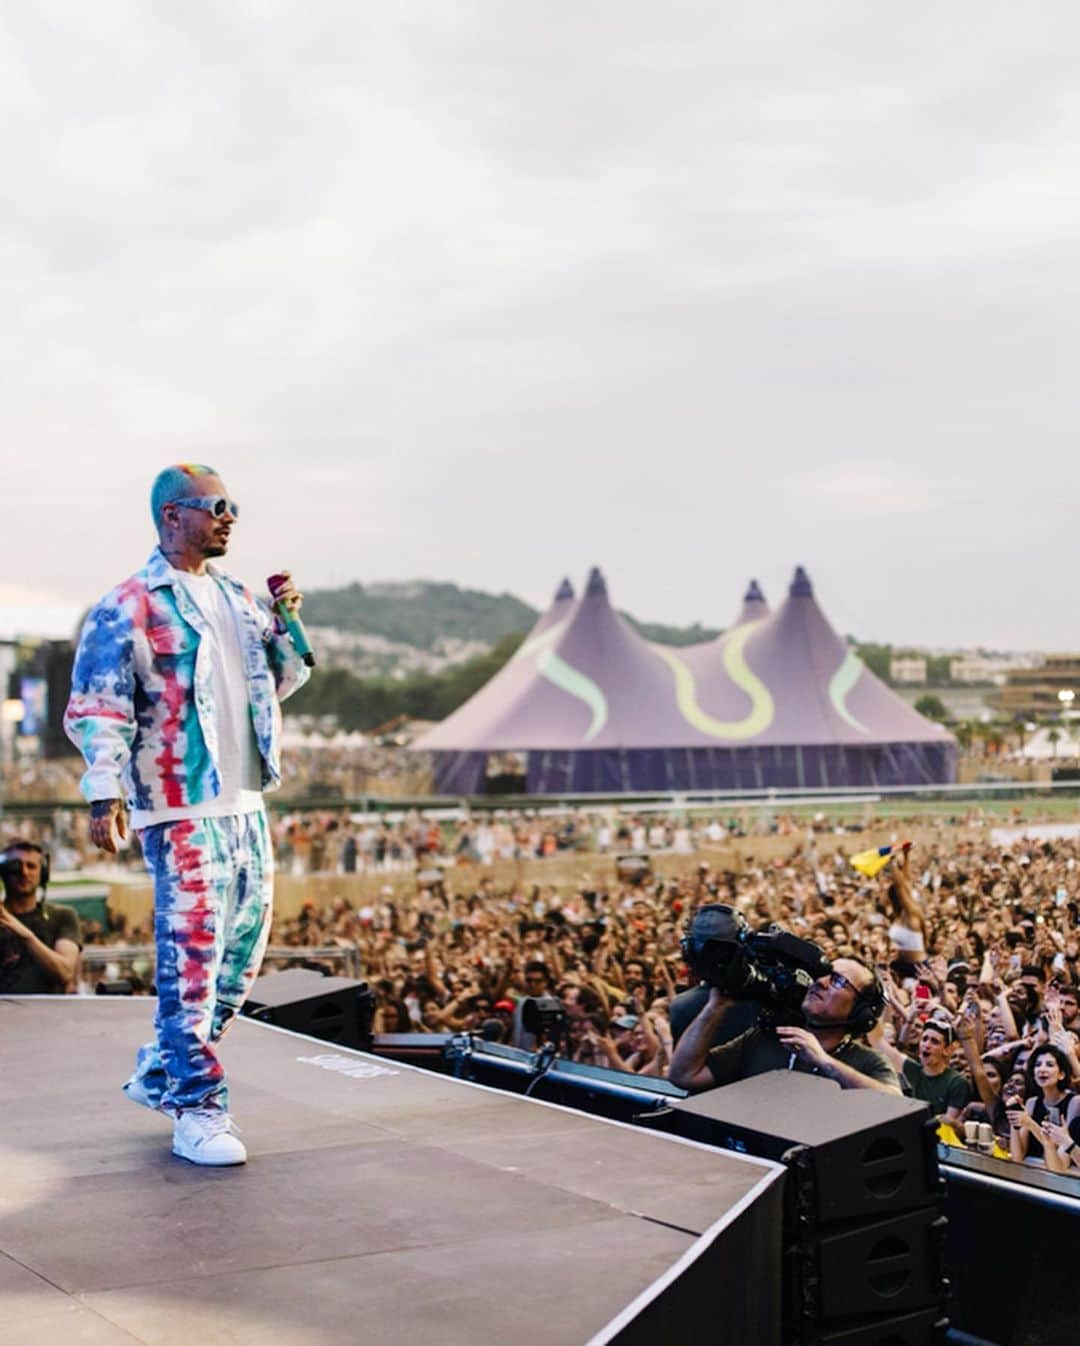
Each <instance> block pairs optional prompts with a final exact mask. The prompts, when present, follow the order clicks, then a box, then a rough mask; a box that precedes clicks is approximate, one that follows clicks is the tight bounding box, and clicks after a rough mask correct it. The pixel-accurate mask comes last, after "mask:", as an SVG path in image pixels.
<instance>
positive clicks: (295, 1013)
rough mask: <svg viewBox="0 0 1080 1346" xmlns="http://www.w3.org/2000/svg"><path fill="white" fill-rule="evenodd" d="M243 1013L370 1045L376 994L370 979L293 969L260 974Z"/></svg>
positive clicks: (329, 1039)
mask: <svg viewBox="0 0 1080 1346" xmlns="http://www.w3.org/2000/svg"><path fill="white" fill-rule="evenodd" d="M243 1013H244V1014H246V1015H247V1016H248V1017H249V1018H252V1019H259V1020H261V1021H262V1022H263V1023H269V1024H274V1025H276V1026H277V1027H278V1028H287V1029H289V1030H290V1032H293V1033H306V1034H307V1035H308V1036H309V1037H313V1038H321V1039H322V1041H323V1042H336V1043H337V1044H338V1045H339V1046H342V1047H355V1048H359V1049H361V1050H364V1051H368V1050H370V1048H371V1044H372V1036H371V1023H372V1017H373V1013H374V996H373V995H372V992H371V988H370V987H369V986H368V984H367V982H365V981H353V980H352V979H351V978H349V977H327V976H323V975H322V973H319V972H311V971H309V970H308V969H306V968H288V969H287V970H286V971H284V972H268V973H267V974H266V975H265V976H264V977H257V978H256V979H255V984H254V986H253V987H252V988H251V994H250V995H249V996H248V998H247V1001H246V1003H245V1005H244V1009H243Z"/></svg>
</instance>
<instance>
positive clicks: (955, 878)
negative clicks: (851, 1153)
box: [275, 820, 1080, 1172]
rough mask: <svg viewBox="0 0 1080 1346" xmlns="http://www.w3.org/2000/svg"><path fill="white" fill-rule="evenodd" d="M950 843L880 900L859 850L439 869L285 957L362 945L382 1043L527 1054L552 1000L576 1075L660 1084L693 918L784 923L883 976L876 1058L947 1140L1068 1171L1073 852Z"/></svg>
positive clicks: (328, 910) (325, 910)
mask: <svg viewBox="0 0 1080 1346" xmlns="http://www.w3.org/2000/svg"><path fill="white" fill-rule="evenodd" d="M714 823H715V820H714ZM717 825H719V826H721V828H722V830H723V831H724V832H726V833H727V834H728V835H730V832H729V831H728V829H727V827H726V826H724V825H723V824H717ZM630 826H631V829H633V828H634V827H637V826H644V824H640V823H631V824H630ZM654 826H659V824H654ZM708 826H709V825H706V830H707V829H708ZM675 830H676V831H677V830H678V829H677V828H676V829H675ZM942 836H943V840H941V841H939V842H937V843H935V844H931V845H930V846H928V847H927V848H926V849H925V851H924V852H923V853H919V852H918V851H909V852H898V855H897V858H896V860H895V862H894V863H893V864H892V865H891V866H889V867H888V868H887V869H886V870H885V871H884V873H883V874H882V875H880V876H878V877H876V878H874V879H872V880H868V879H866V878H864V877H863V876H862V875H861V874H860V873H858V872H857V871H856V870H854V869H853V868H852V866H851V864H850V855H851V852H852V851H853V850H856V849H858V844H855V845H853V844H851V842H850V841H845V842H842V843H839V844H837V842H836V840H835V839H831V838H829V837H828V834H824V835H822V834H821V833H819V834H815V833H814V832H813V831H812V830H811V831H810V832H809V833H807V834H806V835H805V836H801V837H800V836H798V835H794V836H793V845H792V847H791V850H790V852H789V853H788V854H787V855H786V856H784V857H783V858H782V859H778V860H776V861H775V862H772V863H762V862H760V861H758V862H754V861H753V860H751V861H750V862H749V863H746V864H743V865H742V866H741V867H740V869H739V870H738V871H736V870H734V869H729V870H724V871H721V872H716V871H714V870H712V869H710V868H709V866H708V864H706V863H699V862H697V861H696V859H695V858H693V857H690V856H688V857H687V862H686V865H685V868H684V869H683V870H682V872H680V873H678V874H676V875H674V876H667V877H663V878H656V877H652V876H650V875H649V874H647V873H643V874H641V875H639V876H637V878H636V879H635V880H634V881H629V880H627V881H624V882H615V883H593V882H592V881H590V880H588V879H584V878H583V879H582V880H581V881H580V882H577V883H574V884H572V885H569V884H568V885H564V886H561V887H560V886H556V885H552V884H543V883H539V884H536V883H516V884H511V885H509V886H505V885H504V886H497V885H496V884H495V882H494V881H493V880H492V879H491V878H490V877H485V876H484V872H483V868H482V867H480V868H461V869H450V870H447V871H445V872H444V874H442V875H439V874H438V871H434V870H433V871H431V872H430V873H431V875H432V878H433V881H428V882H426V883H424V882H422V883H421V884H420V885H419V886H418V888H417V891H416V893H415V894H414V895H413V896H410V897H409V898H407V899H405V900H402V899H400V898H394V897H392V896H389V895H387V894H384V895H383V897H382V899H381V900H379V901H374V902H371V903H370V904H364V905H361V906H355V905H353V904H351V903H349V902H348V901H346V900H345V899H344V898H341V897H339V898H337V899H334V900H333V901H331V902H330V903H329V904H327V905H325V906H322V907H319V906H316V905H315V904H309V905H307V906H306V907H305V908H304V910H303V911H302V912H301V913H300V915H299V917H297V918H295V919H293V920H290V921H288V922H283V923H281V924H280V925H279V927H278V928H277V930H276V932H275V938H276V940H277V941H278V942H280V943H281V944H284V945H294V946H298V947H300V948H302V947H304V946H312V947H315V946H333V945H335V944H342V945H349V946H355V947H356V948H357V949H358V950H359V952H360V960H361V964H362V966H363V968H364V970H365V975H366V977H367V978H368V980H369V981H370V982H371V984H372V986H373V987H374V989H375V992H376V997H377V1008H376V1024H375V1026H376V1029H377V1031H381V1032H405V1031H411V1032H416V1031H419V1032H425V1031H427V1032H447V1031H461V1030H471V1031H475V1032H483V1033H485V1034H486V1035H488V1036H491V1037H495V1038H497V1039H500V1040H509V1041H512V1042H520V1041H521V1040H522V1033H521V1025H520V1018H519V1013H518V1005H519V1003H520V1001H521V999H522V998H523V997H525V996H535V995H540V994H553V995H555V996H557V997H558V998H559V1000H561V1001H562V1003H563V1006H564V1007H565V1010H566V1013H567V1034H566V1041H565V1043H564V1050H565V1051H566V1052H567V1053H568V1054H570V1055H572V1056H573V1058H574V1059H575V1060H577V1061H583V1062H589V1063H592V1064H596V1065H601V1066H606V1067H609V1068H613V1069H617V1070H622V1071H627V1072H632V1073H637V1074H646V1075H663V1074H665V1072H666V1069H667V1065H668V1061H669V1059H670V1055H671V1050H672V1027H671V1018H670V1008H671V1004H672V1001H673V999H674V998H675V996H676V995H678V994H679V993H680V992H681V991H684V990H686V989H687V988H688V987H689V985H690V984H691V981H692V977H691V975H690V973H689V970H688V968H687V966H686V963H685V959H684V956H683V953H682V949H681V946H680V936H681V933H682V931H683V928H684V926H685V923H686V921H687V918H688V916H689V915H690V914H691V913H692V912H693V911H694V910H695V909H696V908H697V907H698V906H699V905H701V904H703V903H706V902H716V901H723V902H726V903H729V904H731V905H733V906H734V907H736V909H737V910H739V911H740V912H741V913H742V914H743V915H744V916H745V917H746V919H747V921H748V922H749V923H750V924H751V925H752V926H762V925H764V924H767V923H769V922H772V921H776V922H779V923H780V924H782V925H784V926H785V927H787V928H788V929H790V930H792V931H794V932H796V933H798V934H800V935H802V936H804V937H806V938H809V939H812V940H814V941H815V942H816V943H818V944H819V945H820V946H821V947H822V948H823V950H824V952H825V953H826V955H827V956H828V957H830V958H839V957H851V956H855V957H858V958H861V959H862V960H864V961H866V962H867V963H869V964H871V965H872V966H874V967H875V968H876V969H877V971H878V974H879V976H880V977H881V979H882V982H883V985H884V988H885V992H886V1011H885V1014H884V1016H883V1017H882V1019H881V1022H880V1023H879V1025H878V1027H877V1028H876V1029H875V1030H874V1032H873V1033H872V1034H871V1036H870V1044H871V1045H872V1046H874V1047H875V1048H876V1049H878V1050H879V1051H881V1052H882V1053H883V1054H885V1055H886V1056H888V1057H889V1059H890V1060H891V1061H892V1062H893V1064H894V1065H895V1067H896V1069H897V1071H898V1073H899V1074H900V1076H901V1079H902V1081H903V1083H904V1085H905V1087H906V1088H908V1089H910V1090H911V1091H912V1092H914V1093H916V1094H917V1096H919V1097H924V1098H926V1100H927V1101H928V1102H929V1103H930V1105H931V1107H932V1109H933V1111H934V1112H935V1113H937V1114H938V1115H939V1117H940V1118H941V1121H942V1136H943V1138H945V1139H946V1140H948V1141H949V1142H950V1143H953V1144H956V1145H965V1144H966V1145H968V1146H970V1147H972V1148H978V1149H980V1150H981V1151H982V1152H984V1153H989V1154H994V1155H996V1156H997V1157H998V1158H1001V1159H1012V1160H1015V1161H1018V1162H1019V1161H1022V1162H1028V1163H1045V1165H1046V1166H1047V1167H1050V1168H1055V1169H1058V1170H1060V1171H1073V1172H1075V1171H1077V1166H1078V1161H1080V1151H1078V1150H1077V1149H1075V1148H1073V1147H1074V1146H1076V1145H1077V1143H1078V1142H1080V1094H1078V1093H1077V1089H1078V1088H1080V1011H1078V1003H1077V988H1078V987H1080V918H1078V913H1080V842H1077V841H1073V840H1057V841H1049V842H1041V843H1032V842H1029V841H1021V842H1018V843H1013V844H1012V845H1009V846H996V845H993V844H992V843H991V842H990V841H989V840H987V839H985V838H984V839H983V840H979V841H972V840H967V841H965V840H959V839H957V838H952V839H950V838H949V836H948V833H947V832H943V834H942ZM673 839H674V837H673V835H669V837H668V840H669V841H671V840H673ZM646 840H647V838H646ZM541 850H542V847H541Z"/></svg>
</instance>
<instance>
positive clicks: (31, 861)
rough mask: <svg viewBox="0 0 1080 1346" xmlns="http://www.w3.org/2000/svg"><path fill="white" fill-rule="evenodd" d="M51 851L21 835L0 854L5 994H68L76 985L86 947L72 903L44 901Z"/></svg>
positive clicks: (0, 973) (0, 981) (1, 990)
mask: <svg viewBox="0 0 1080 1346" xmlns="http://www.w3.org/2000/svg"><path fill="white" fill-rule="evenodd" d="M44 860H45V852H44V851H43V850H42V848H41V847H40V846H39V845H38V844H37V842H36V841H24V840H23V839H22V838H15V839H14V840H13V841H11V842H9V843H8V846H7V849H6V850H5V851H4V854H3V857H2V858H0V878H2V879H3V883H4V900H3V902H0V995H64V994H65V993H68V992H73V991H74V990H75V983H76V981H77V980H78V976H79V953H80V950H81V949H82V943H81V936H80V931H79V918H78V916H77V915H76V914H75V912H74V911H73V910H72V909H71V908H70V907H58V906H54V905H53V903H51V902H41V903H39V902H38V889H39V888H41V887H42V886H43V885H42V872H43V865H44Z"/></svg>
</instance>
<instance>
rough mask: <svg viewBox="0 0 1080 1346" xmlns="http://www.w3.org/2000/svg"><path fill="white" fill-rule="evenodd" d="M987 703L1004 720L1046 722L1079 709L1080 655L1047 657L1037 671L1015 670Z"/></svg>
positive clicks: (1006, 676) (989, 694) (1007, 674)
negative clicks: (1066, 694) (1063, 712)
mask: <svg viewBox="0 0 1080 1346" xmlns="http://www.w3.org/2000/svg"><path fill="white" fill-rule="evenodd" d="M1059 692H1072V693H1073V694H1074V695H1073V697H1072V698H1071V699H1070V698H1068V697H1065V698H1062V697H1060V696H1059V695H1058V693H1059ZM987 700H988V701H989V703H990V704H991V705H992V706H993V707H994V709H995V710H996V711H997V712H998V713H999V714H1000V715H1002V716H1004V717H1005V718H1007V719H1018V718H1019V719H1025V720H1034V719H1038V718H1040V717H1041V718H1044V719H1045V718H1046V717H1047V716H1051V715H1060V714H1061V712H1062V711H1063V710H1073V709H1075V708H1077V707H1080V654H1048V655H1047V656H1046V659H1045V662H1044V663H1042V664H1041V665H1040V666H1039V667H1037V668H1014V669H1012V670H1011V671H1010V672H1008V673H1006V675H1005V681H1004V682H1003V683H1002V685H1001V686H1000V687H998V688H997V689H996V690H995V691H993V692H989V693H987Z"/></svg>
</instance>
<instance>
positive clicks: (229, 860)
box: [133, 810, 274, 1115]
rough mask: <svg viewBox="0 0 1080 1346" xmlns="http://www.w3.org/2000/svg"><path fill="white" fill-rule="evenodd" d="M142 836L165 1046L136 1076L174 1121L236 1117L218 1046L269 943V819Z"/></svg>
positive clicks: (211, 822) (195, 823) (148, 831)
mask: <svg viewBox="0 0 1080 1346" xmlns="http://www.w3.org/2000/svg"><path fill="white" fill-rule="evenodd" d="M140 835H141V839H142V846H143V853H144V855H145V857H146V864H147V868H148V869H149V870H150V872H151V874H152V875H153V876H154V941H155V944H156V945H157V993H158V1000H157V1014H156V1016H155V1018H154V1027H155V1029H156V1030H157V1041H156V1042H149V1043H147V1044H146V1046H144V1047H141V1048H140V1049H139V1052H138V1056H137V1058H136V1065H135V1074H134V1076H133V1078H134V1079H135V1080H137V1081H138V1082H139V1083H140V1084H141V1085H142V1087H143V1089H144V1090H145V1092H146V1094H147V1095H148V1097H149V1099H150V1100H151V1101H152V1102H154V1103H156V1104H157V1105H158V1106H160V1107H161V1108H162V1109H163V1111H165V1112H167V1113H170V1114H172V1115H176V1114H177V1113H179V1112H180V1111H182V1110H183V1109H185V1108H206V1107H211V1108H223V1109H227V1108H228V1100H229V1095H228V1088H227V1086H226V1084H225V1073H224V1071H223V1069H222V1066H221V1062H220V1061H219V1060H218V1057H217V1053H216V1051H215V1050H214V1045H215V1043H217V1042H218V1040H219V1039H220V1038H221V1035H222V1034H223V1033H224V1032H225V1030H226V1028H228V1026H229V1024H230V1023H231V1022H232V1020H233V1018H234V1016H235V1015H236V1014H237V1013H238V1012H239V1010H240V1007H241V1005H243V1003H244V1001H245V999H246V998H247V995H248V992H249V991H250V990H251V985H252V982H254V980H255V978H256V976H257V975H258V971H259V965H260V963H261V962H262V957H263V953H264V951H265V949H266V941H267V939H268V938H269V935H270V916H271V901H272V896H273V880H274V854H273V849H272V846H271V842H270V832H269V828H268V827H267V823H266V814H265V813H263V812H262V811H261V810H260V811H258V812H256V813H242V814H234V815H231V816H229V817H225V818H195V819H183V820H182V821H180V822H169V823H157V824H155V825H154V826H152V827H147V828H144V829H143V831H142V832H141V834H140Z"/></svg>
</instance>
